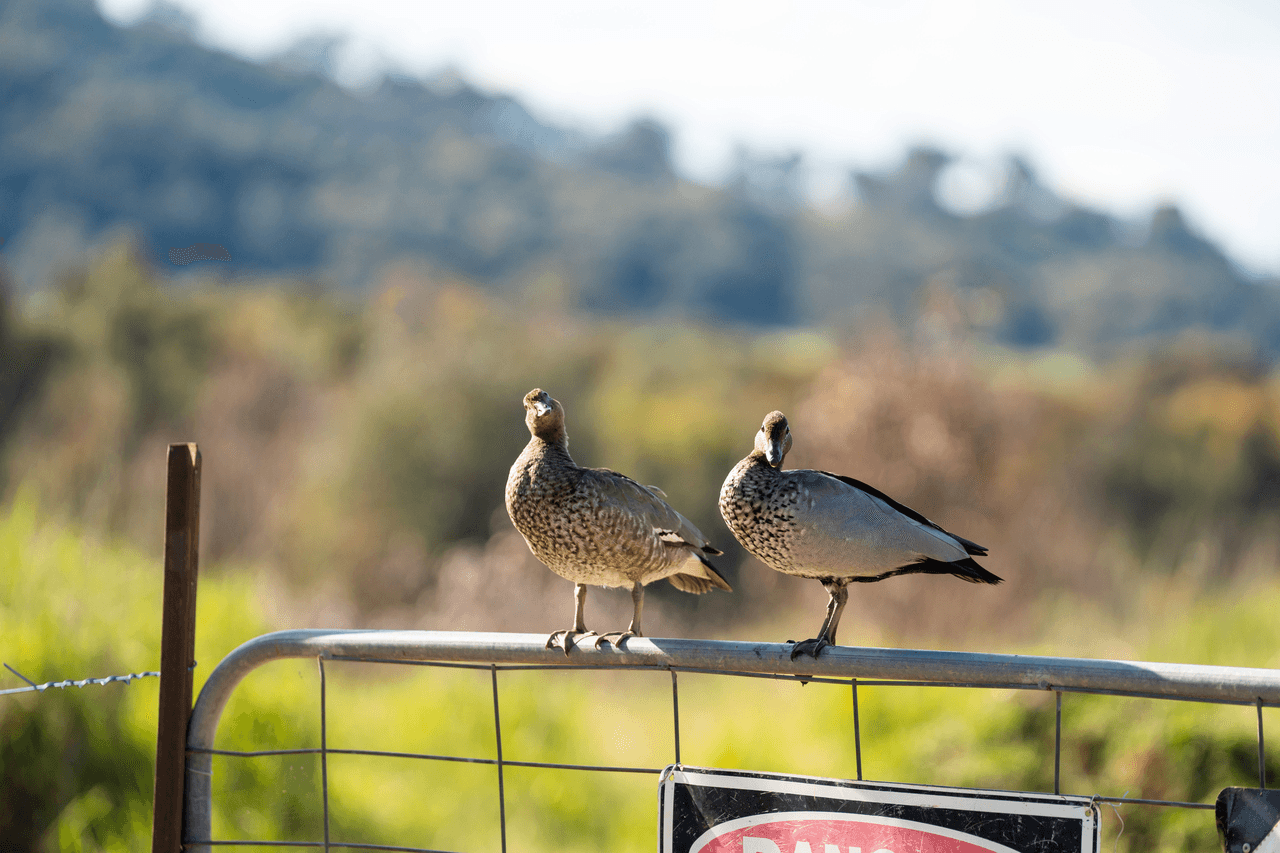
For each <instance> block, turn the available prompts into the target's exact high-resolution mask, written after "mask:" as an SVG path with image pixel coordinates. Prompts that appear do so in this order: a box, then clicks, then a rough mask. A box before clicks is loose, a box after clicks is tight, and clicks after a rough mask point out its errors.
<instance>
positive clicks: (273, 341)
mask: <svg viewBox="0 0 1280 853" xmlns="http://www.w3.org/2000/svg"><path fill="white" fill-rule="evenodd" d="M9 325H10V326H11V329H10V332H9V334H8V338H7V339H8V340H9V341H10V344H9V346H10V348H11V350H12V351H13V353H15V354H19V355H20V354H21V353H24V352H35V351H39V352H47V353H52V354H53V355H52V356H50V357H49V358H48V359H46V367H45V369H44V370H43V372H41V373H39V374H33V375H32V377H31V378H30V381H29V382H28V383H27V384H28V385H29V386H30V389H31V390H30V393H27V394H26V396H25V397H24V398H23V400H22V402H21V404H20V405H17V406H16V407H15V410H14V411H15V413H14V414H13V416H12V417H9V418H7V419H6V423H7V424H8V425H9V426H8V429H7V432H6V434H5V436H4V446H3V450H4V475H5V481H6V483H7V488H8V489H9V490H10V491H12V490H13V489H15V488H18V487H20V486H27V487H33V488H35V489H36V490H37V491H38V492H39V493H40V494H41V495H42V497H43V505H44V506H47V507H58V508H60V509H61V511H63V512H65V513H66V514H67V515H68V516H70V517H73V518H76V519H78V520H79V521H81V522H83V523H86V524H88V525H89V526H90V527H91V528H96V529H98V530H100V531H103V532H109V533H113V534H123V535H125V536H126V537H128V538H130V539H132V540H134V541H136V542H138V543H139V544H140V545H142V546H143V547H147V548H155V547H157V543H158V539H159V536H158V529H157V528H158V523H157V519H158V518H159V517H160V516H159V508H160V500H161V495H160V494H159V490H158V489H157V488H156V484H157V483H159V482H161V481H162V471H161V466H162V459H163V448H164V445H165V444H166V443H167V442H169V441H177V440H192V439H193V440H196V441H198V442H199V443H200V446H201V449H202V451H203V453H204V455H205V459H206V468H205V471H206V473H205V483H204V518H205V522H204V536H203V546H204V550H205V558H206V565H207V566H209V567H211V570H214V571H220V570H221V571H225V570H229V569H228V568H227V567H229V566H235V565H242V566H253V567H254V568H253V570H254V571H255V572H257V573H259V574H260V575H261V576H262V578H263V584H264V589H270V590H274V592H272V593H271V594H270V595H271V597H272V599H273V601H274V607H275V609H276V611H277V612H278V614H279V616H280V619H281V620H282V622H284V623H287V624H297V625H303V624H321V623H323V624H343V625H403V626H422V627H433V628H471V629H508V630H512V629H514V630H530V631H537V630H547V629H549V628H551V627H554V626H555V625H558V624H559V622H560V621H562V620H563V619H564V618H565V617H566V614H567V611H568V607H569V603H570V594H569V586H568V584H567V583H566V582H564V581H561V580H560V579H558V578H556V577H554V576H552V575H551V574H550V573H549V572H547V571H546V570H545V569H544V568H542V567H541V566H540V565H539V564H537V563H536V561H534V560H533V559H532V557H531V556H530V555H529V554H528V553H527V551H526V550H525V549H524V548H523V546H522V544H521V542H520V540H519V538H518V537H517V536H516V534H515V533H514V531H513V530H512V528H511V526H510V523H509V522H508V521H507V519H506V517H505V514H504V513H503V512H502V509H501V505H502V499H501V488H502V483H503V482H504V480H505V476H506V470H507V467H508V465H509V464H510V460H511V459H513V458H514V457H515V455H516V454H517V453H518V452H519V449H520V447H521V446H522V445H523V443H524V441H525V440H526V434H525V431H524V426H523V423H522V420H521V414H520V406H519V401H520V399H521V397H522V395H523V393H524V392H525V391H527V390H528V389H529V388H530V387H533V386H535V385H538V386H543V387H546V388H548V389H549V390H551V391H552V392H553V393H554V394H556V395H557V396H558V397H559V398H560V399H561V400H563V401H564V402H565V404H566V406H567V407H568V412H569V429H570V435H571V440H572V448H573V451H574V453H575V455H576V456H577V458H578V459H579V461H580V462H582V463H584V464H590V465H604V466H608V467H613V468H616V469H618V470H622V471H624V472H627V473H628V474H630V475H632V476H635V477H637V478H638V479H640V480H642V481H644V482H653V483H656V484H658V485H660V486H662V488H663V489H664V490H665V491H666V492H667V493H668V495H669V496H670V497H671V499H672V502H673V503H674V504H675V505H676V506H677V507H679V508H680V509H681V510H682V511H684V512H685V513H686V514H688V515H690V516H691V517H692V518H693V519H694V520H695V522H696V523H698V524H699V525H700V526H701V527H702V528H703V529H704V530H706V531H708V532H709V533H710V535H711V537H712V539H713V540H714V541H716V542H717V544H719V545H720V546H721V547H723V548H724V549H725V550H726V551H727V552H728V553H727V555H726V557H725V558H723V560H722V563H723V565H724V569H725V571H726V573H727V574H728V576H729V577H730V578H731V579H732V580H733V581H734V583H735V587H736V589H737V592H736V593H735V594H734V595H732V596H726V595H711V596H704V597H701V598H699V599H694V598H692V597H689V596H682V595H680V594H678V593H676V592H674V591H670V590H655V593H656V597H657V598H658V599H660V603H659V604H657V606H655V607H654V608H652V609H651V612H652V614H653V616H652V621H651V623H650V624H651V630H652V631H653V632H655V633H670V634H676V635H690V636H708V635H720V636H737V637H746V636H755V635H760V634H761V632H764V634H765V635H766V636H769V637H770V638H776V639H781V637H774V636H773V635H774V634H776V633H778V632H781V631H785V632H788V634H789V635H791V634H794V635H798V634H801V633H804V632H805V631H811V630H812V629H813V628H814V626H815V625H816V622H817V620H818V618H819V615H820V610H821V606H822V601H823V597H824V596H823V593H822V591H821V590H820V589H819V588H818V587H817V585H816V584H806V583H804V582H802V581H798V580H795V579H792V578H784V577H780V576H778V575H775V574H774V573H772V572H770V571H768V570H766V569H764V568H763V567H762V566H760V565H759V564H758V563H755V562H754V561H753V560H749V559H746V558H745V555H744V554H743V553H742V552H741V550H740V549H737V548H736V546H735V545H734V543H733V542H732V540H731V538H730V536H729V534H728V533H727V531H726V530H725V529H724V528H723V525H722V524H721V522H720V520H719V519H718V517H717V515H716V511H715V499H716V494H717V491H718V488H719V484H720V482H721V480H722V478H723V476H724V474H725V473H726V472H727V471H728V470H729V468H730V467H731V466H732V464H733V463H734V462H735V461H736V460H737V459H738V458H740V457H741V456H742V455H743V454H744V453H745V452H746V451H747V449H749V447H750V441H751V437H752V434H753V432H754V430H755V428H756V427H757V426H758V424H759V421H760V418H761V417H762V416H763V414H764V413H765V412H767V411H769V410H771V409H774V408H780V409H783V410H784V411H786V412H787V413H788V414H789V415H790V417H791V420H792V424H793V429H794V432H795V436H796V446H795V450H794V451H793V455H792V457H791V458H790V459H789V464H791V465H795V466H802V467H818V468H823V469H827V470H832V471H836V472H839V473H843V474H848V475H851V476H855V477H858V478H860V479H863V480H865V481H867V482H870V483H872V484H875V485H877V486H879V487H880V488H882V489H883V490H884V491H886V492H888V493H889V494H891V495H893V496H895V497H897V498H898V499H899V500H902V501H904V502H906V503H908V504H910V505H912V506H915V507H916V508H918V509H920V510H921V511H922V512H924V513H925V514H926V515H928V516H930V517H931V518H933V519H935V520H937V521H938V522H940V523H941V524H943V525H944V526H946V527H948V528H950V529H953V530H956V531H957V532H960V533H962V534H964V535H966V536H968V537H970V538H973V539H975V540H977V541H979V542H982V543H983V544H984V545H987V546H988V547H989V548H990V549H991V557H990V558H989V559H988V560H987V561H986V564H987V565H988V566H989V567H990V568H991V569H992V570H993V571H995V572H996V573H997V574H1000V575H1002V576H1003V577H1004V578H1005V579H1006V583H1005V584H1003V585H1002V586H1000V587H997V588H994V589H992V588H981V589H979V588H974V587H969V586H967V585H964V584H957V583H954V582H952V581H951V580H950V579H945V578H933V577H907V578H899V579H894V580H892V581H889V582H887V583H884V584H878V585H875V586H871V587H863V588H859V589H858V590H856V594H855V595H854V596H853V597H852V600H851V604H850V608H851V609H850V615H849V616H848V617H847V621H846V623H845V625H846V627H845V629H844V630H845V634H844V636H845V638H846V639H847V640H854V639H857V640H858V641H861V642H877V641H884V642H913V643H948V644H953V645H966V646H972V647H981V648H998V647H999V646H1000V645H1001V644H1003V643H1006V642H1008V641H1009V640H1011V639H1014V638H1019V639H1022V640H1028V639H1032V640H1034V639H1035V638H1036V637H1037V635H1038V630H1039V629H1040V627H1041V626H1042V624H1043V619H1042V615H1043V613H1044V612H1045V608H1052V607H1055V606H1059V605H1060V604H1061V602H1062V601H1064V600H1067V599H1070V600H1087V601H1092V602H1094V603H1096V604H1098V605H1099V606H1100V607H1102V608H1103V610H1104V611H1105V612H1108V613H1111V614H1113V615H1114V616H1115V617H1116V618H1117V619H1119V620H1121V621H1120V624H1124V623H1125V622H1127V621H1129V620H1136V621H1140V620H1141V614H1140V613H1135V612H1134V609H1135V607H1136V606H1137V605H1135V604H1134V603H1133V602H1135V601H1137V600H1139V599H1140V596H1138V595H1136V594H1135V590H1136V589H1138V588H1139V587H1141V586H1142V584H1143V583H1144V579H1147V578H1153V577H1160V576H1168V575H1183V576H1192V577H1194V578H1195V579H1196V580H1197V582H1198V583H1203V584H1206V585H1212V584H1221V583H1225V582H1227V581H1229V579H1230V578H1232V577H1233V576H1236V575H1239V574H1241V573H1246V574H1248V573H1257V572H1260V571H1266V570H1267V568H1268V567H1269V566H1272V565H1274V562H1275V558H1276V556H1277V552H1278V551H1280V545H1278V544H1277V543H1280V524H1278V522H1277V509H1280V440H1278V438H1277V436H1278V435H1280V426H1278V425H1280V394H1278V389H1280V382H1278V380H1277V376H1276V374H1275V373H1274V372H1273V371H1272V370H1271V369H1270V368H1268V367H1267V366H1266V365H1264V364H1262V363H1260V362H1258V361H1256V360H1254V359H1252V358H1251V357H1250V356H1249V355H1248V353H1245V352H1242V351H1240V350H1239V348H1237V347H1234V346H1232V345H1231V344H1230V343H1229V342H1222V341H1213V340H1210V339H1184V340H1182V341H1180V342H1178V343H1175V344H1169V345H1166V346H1165V347H1163V348H1161V349H1156V350H1151V351H1147V352H1142V353H1135V354H1130V355H1128V356H1125V357H1120V358H1117V359H1115V360H1114V361H1112V362H1110V363H1108V364H1105V365H1096V364H1090V363H1088V362H1086V361H1084V360H1082V359H1080V358H1078V357H1075V356H1071V355H1068V354H1064V353H1054V352H1049V353H1039V354H1027V353H1017V352H1012V351H1008V350H1000V349H994V348H991V347H985V346H982V345H978V344H975V343H971V342H969V341H968V340H967V338H966V337H965V334H964V331H963V329H962V328H957V327H956V324H955V322H954V317H953V316H951V315H950V314H948V311H947V306H946V302H945V300H941V302H939V301H938V300H935V301H934V302H933V303H930V304H927V305H926V306H924V309H923V310H922V319H921V321H920V323H919V326H918V328H917V329H916V330H915V331H914V332H913V333H910V334H907V335H906V336H903V335H895V334H894V333H892V332H890V331H887V329H888V326H887V324H871V323H868V324H867V325H866V326H865V327H864V328H862V329H843V330H837V329H829V330H824V331H807V332H783V333H768V334H766V333H760V332H749V331H743V330H738V331H734V330H725V329H711V328H706V327H700V326H696V325H690V324H686V323H680V322H666V323H659V322H648V323H641V324H628V323H623V322H620V321H605V320H590V319H586V318H584V317H583V316H581V315H575V314H571V313H567V312H565V311H563V310H560V309H556V308H539V307H533V306H528V305H523V306H522V305H512V304H509V303H506V302H501V301H498V300H496V299H494V298H492V297H490V296H487V295H485V294H484V293H482V292H481V291H479V290H478V289H476V288H473V287H471V286H469V285H468V284H467V283H465V282H462V281H458V280H455V279H451V278H449V277H446V276H436V275H429V274H424V273H422V272H415V271H413V270H410V269H408V268H402V269H397V270H393V271H392V272H391V273H389V274H388V275H387V276H386V277H385V278H384V280H383V282H382V284H381V287H380V289H379V291H378V293H377V294H376V295H375V296H374V297H373V298H371V299H370V300H369V301H368V302H367V303H360V304H354V303H347V302H344V301H342V300H340V299H338V298H335V297H333V296H329V295H324V294H321V293H319V292H315V291H311V290H308V289H307V288H306V287H305V286H302V285H299V284H297V283H288V282H285V283H280V282H277V283H274V284H272V283H262V284H260V285H253V286H246V285H239V286H234V287H233V286H229V285H225V284H217V283H215V282H208V283H206V284H205V285H203V286H194V287H191V288H189V289H174V288H172V287H167V286H165V284H164V282H162V281H160V280H158V279H157V278H156V276H155V273H153V272H152V271H150V270H149V269H148V268H147V267H146V265H145V264H143V263H141V262H139V261H138V260H137V259H136V257H135V255H134V254H133V253H132V251H131V249H130V248H129V246H128V244H119V245H117V246H116V247H115V248H114V249H112V250H111V251H109V252H107V253H106V254H104V255H103V256H102V257H100V258H98V259H97V260H96V261H95V262H94V263H93V264H92V265H90V266H88V267H87V268H84V269H79V270H73V271H71V272H69V273H68V274H67V275H65V276H64V278H63V280H62V284H61V286H60V288H58V289H57V290H55V291H51V292H45V293H41V294H38V295H36V296H34V297H32V298H30V299H29V300H27V302H26V303H25V304H24V305H23V306H22V307H21V310H17V311H14V312H11V319H10V321H9ZM873 325H874V327H873ZM28 361H29V360H28ZM6 363H7V364H11V365H21V364H22V363H24V362H23V361H22V360H21V359H19V358H16V357H15V358H13V359H11V360H8V361H7V362H6ZM625 598H626V597H625V596H624V595H622V594H620V593H616V594H609V593H595V594H593V596H592V598H591V604H590V610H589V613H590V614H591V619H592V621H593V622H594V623H596V624H612V623H613V622H615V621H618V620H621V619H623V618H624V616H625V611H626V608H627V605H628V602H627V601H625V600H624V599H625ZM810 623H814V624H812V625H811V624H810Z"/></svg>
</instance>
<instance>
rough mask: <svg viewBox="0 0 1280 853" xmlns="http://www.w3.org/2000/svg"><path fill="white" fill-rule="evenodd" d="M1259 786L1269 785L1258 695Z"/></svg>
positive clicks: (1260, 699)
mask: <svg viewBox="0 0 1280 853" xmlns="http://www.w3.org/2000/svg"><path fill="white" fill-rule="evenodd" d="M1258 787H1259V788H1263V789H1266V787H1267V753H1266V748H1265V746H1264V744H1263V740H1262V697H1261V696H1259V697H1258Z"/></svg>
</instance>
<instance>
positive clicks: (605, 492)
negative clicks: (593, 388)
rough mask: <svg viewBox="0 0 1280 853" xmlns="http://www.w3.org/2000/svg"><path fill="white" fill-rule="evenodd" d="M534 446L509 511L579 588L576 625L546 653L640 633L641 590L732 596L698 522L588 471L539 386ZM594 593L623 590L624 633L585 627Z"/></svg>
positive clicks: (531, 415)
mask: <svg viewBox="0 0 1280 853" xmlns="http://www.w3.org/2000/svg"><path fill="white" fill-rule="evenodd" d="M524 409H525V424H526V425H527V426H528V427H529V434H530V437H529V443H528V444H527V445H526V446H525V448H524V451H523V452H522V453H521V454H520V456H519V458H517V459H516V461H515V464H514V465H512V466H511V473H510V475H509V476H508V477H507V490H506V502H507V513H508V514H509V515H510V516H511V521H512V523H513V524H515V526H516V529H517V530H519V531H520V535H522V536H523V537H524V541H525V542H526V543H528V545H529V550H530V551H532V552H533V554H534V556H536V557H537V558H538V559H539V560H541V561H542V562H543V563H545V564H546V565H547V567H548V568H550V569H551V570H552V571H553V572H555V573H556V574H558V575H560V576H561V577H563V578H567V579H568V580H571V581H573V582H574V584H575V586H574V612H573V627H571V628H568V629H566V630H562V631H556V632H555V633H553V634H552V635H551V636H550V637H549V638H548V639H547V648H553V647H555V646H561V647H562V648H564V652H565V654H568V653H569V650H570V648H572V646H573V642H574V638H575V637H578V636H596V637H597V639H596V646H597V647H599V645H600V644H601V643H602V642H606V641H608V640H610V639H612V640H614V641H615V642H617V643H621V642H622V641H623V640H624V639H626V638H627V637H632V636H640V635H641V630H640V616H641V611H642V610H643V609H644V587H645V584H649V583H653V582H654V581H657V580H662V579H664V578H665V579H667V580H670V581H671V583H672V585H673V586H675V587H676V588H677V589H680V590H683V591H684V592H691V593H695V594H701V593H704V592H707V591H708V590H711V589H713V588H714V589H723V590H725V591H726V592H729V591H732V589H731V587H730V586H729V583H728V581H726V580H725V579H724V578H723V577H722V576H721V574H720V573H719V572H718V571H716V569H715V567H714V566H713V565H711V562H710V561H709V560H708V559H707V557H709V556H715V555H718V554H720V553H721V552H720V551H718V550H717V549H716V548H714V547H712V546H711V544H710V543H709V542H708V541H707V538H706V537H705V536H703V535H702V533H701V531H699V530H698V528H697V527H695V526H694V525H693V522H691V521H689V519H687V518H685V517H684V516H683V515H681V514H680V513H678V512H676V511H675V510H674V509H672V508H671V506H670V505H669V504H668V503H667V502H666V501H665V500H663V497H664V495H663V493H662V491H661V490H660V489H658V488H657V487H656V486H642V485H640V484H639V483H637V482H636V481H635V480H632V479H631V478H630V477H625V476H623V475H622V474H619V473H617V472H616V471H610V470H608V469H606V468H582V467H580V466H579V465H577V464H576V463H575V462H574V461H573V458H572V457H570V456H569V437H568V434H567V433H566V432H565V423H564V407H563V406H562V405H561V404H560V402H559V401H558V400H554V399H552V398H551V395H550V394H548V393H547V392H546V391H543V390H542V389H541V388H535V389H533V390H532V391H530V392H529V393H528V394H526V395H525V398H524ZM588 586H606V587H626V588H629V589H630V590H631V599H632V602H633V606H634V609H633V612H632V617H631V625H630V627H628V628H627V630H626V631H617V632H612V633H608V634H601V635H598V636H597V635H596V634H595V632H594V631H588V630H587V628H586V626H585V624H584V623H583V606H584V604H585V603H586V598H587V587H588Z"/></svg>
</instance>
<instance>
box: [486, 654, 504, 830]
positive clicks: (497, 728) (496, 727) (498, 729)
mask: <svg viewBox="0 0 1280 853" xmlns="http://www.w3.org/2000/svg"><path fill="white" fill-rule="evenodd" d="M489 674H490V677H491V678H492V679H493V734H494V737H495V738H496V739H497V741H498V761H497V764H498V827H499V831H500V832H501V833H502V853H507V795H506V792H505V791H504V790H503V787H502V718H501V716H500V715H499V714H498V667H497V666H492V667H490V668H489Z"/></svg>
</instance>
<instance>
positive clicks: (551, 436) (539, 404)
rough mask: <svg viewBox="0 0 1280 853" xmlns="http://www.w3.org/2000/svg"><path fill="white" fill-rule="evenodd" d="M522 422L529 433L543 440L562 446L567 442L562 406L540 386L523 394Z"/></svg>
mask: <svg viewBox="0 0 1280 853" xmlns="http://www.w3.org/2000/svg"><path fill="white" fill-rule="evenodd" d="M524 422H525V425H526V426H528V427H529V432H530V434H532V435H535V436H537V437H538V438H540V439H542V440H543V441H546V442H549V443H551V444H560V445H564V446H567V445H568V443H569V438H568V436H567V435H566V434H565V431H564V406H562V405H560V401H559V400H553V399H552V398H551V395H550V394H548V393H547V392H546V391H543V390H542V389H541V388H534V389H533V390H532V391H530V392H529V393H528V394H525V395H524Z"/></svg>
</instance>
